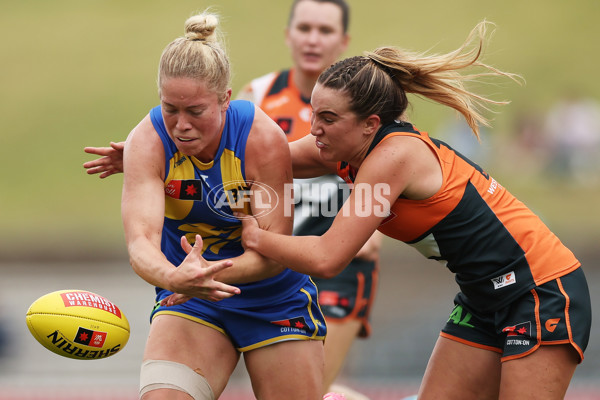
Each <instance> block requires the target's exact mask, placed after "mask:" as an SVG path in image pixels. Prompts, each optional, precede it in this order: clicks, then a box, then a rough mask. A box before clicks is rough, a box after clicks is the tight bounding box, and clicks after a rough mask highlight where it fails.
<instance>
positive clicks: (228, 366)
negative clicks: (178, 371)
mask: <svg viewBox="0 0 600 400" xmlns="http://www.w3.org/2000/svg"><path fill="white" fill-rule="evenodd" d="M144 360H167V361H174V362H177V363H181V364H185V365H187V366H188V367H190V368H191V369H192V370H194V371H195V372H197V373H199V374H200V375H202V376H203V377H204V378H206V380H207V381H208V383H209V384H210V386H211V388H212V390H213V392H214V394H215V396H216V397H218V396H219V395H220V394H221V393H222V392H223V390H224V389H225V385H226V384H227V381H228V380H229V377H230V376H231V374H232V373H233V370H234V369H235V366H236V365H237V362H238V360H239V352H238V351H237V350H236V349H235V348H234V346H233V344H232V343H231V341H230V340H229V338H228V337H227V336H226V335H224V334H223V333H221V332H219V331H217V330H216V329H213V328H211V327H208V326H205V325H202V324H200V323H197V322H194V321H191V320H188V319H185V318H182V317H178V316H173V315H158V316H157V317H156V318H154V320H153V321H152V325H151V326H150V333H149V335H148V341H147V343H146V348H145V351H144Z"/></svg>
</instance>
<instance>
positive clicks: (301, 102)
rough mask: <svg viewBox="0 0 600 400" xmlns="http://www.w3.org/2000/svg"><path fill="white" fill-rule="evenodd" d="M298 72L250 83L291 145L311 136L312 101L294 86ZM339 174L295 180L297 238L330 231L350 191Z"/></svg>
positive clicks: (295, 233) (257, 79) (279, 73)
mask: <svg viewBox="0 0 600 400" xmlns="http://www.w3.org/2000/svg"><path fill="white" fill-rule="evenodd" d="M293 78H294V70H293V69H289V70H283V71H280V72H272V73H270V74H267V75H264V76H261V77H260V78H256V79H254V80H253V81H252V82H251V83H250V87H251V88H252V96H253V101H254V103H255V104H257V105H258V106H259V107H260V108H261V109H262V110H263V111H264V112H265V113H266V114H267V115H268V116H269V117H270V118H271V119H272V120H274V121H275V122H277V124H278V125H279V126H280V127H281V129H283V131H284V132H285V135H286V137H287V139H288V142H293V141H294V140H298V139H301V138H303V137H304V136H306V135H308V134H310V115H311V108H310V99H307V98H304V97H302V95H301V94H300V90H298V88H297V87H296V85H295V84H294V79H293ZM345 186H346V184H345V183H344V182H343V181H342V180H341V179H340V178H339V177H337V176H336V175H333V174H330V175H325V176H320V177H317V178H310V179H294V204H295V209H294V235H317V236H319V235H322V234H323V233H325V232H326V231H327V229H329V227H330V226H331V223H332V222H333V218H334V217H335V215H336V214H337V210H339V208H340V207H341V206H342V204H343V202H344V200H345V199H346V197H347V194H348V192H349V190H348V189H347V188H346V187H345Z"/></svg>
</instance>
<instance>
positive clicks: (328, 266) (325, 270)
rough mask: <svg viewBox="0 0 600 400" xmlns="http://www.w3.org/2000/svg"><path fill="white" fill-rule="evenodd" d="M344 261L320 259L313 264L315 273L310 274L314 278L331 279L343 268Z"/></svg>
mask: <svg viewBox="0 0 600 400" xmlns="http://www.w3.org/2000/svg"><path fill="white" fill-rule="evenodd" d="M345 266H346V264H345V263H340V262H337V261H336V260H321V261H319V262H317V263H316V265H315V273H313V274H311V275H312V276H314V277H315V278H321V279H331V278H334V277H336V276H337V275H338V274H339V273H340V272H342V271H343V270H344V267H345Z"/></svg>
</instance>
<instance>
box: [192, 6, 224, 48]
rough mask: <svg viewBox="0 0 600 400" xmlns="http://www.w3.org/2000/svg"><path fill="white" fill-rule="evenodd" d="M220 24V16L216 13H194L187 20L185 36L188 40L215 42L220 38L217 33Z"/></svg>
mask: <svg viewBox="0 0 600 400" xmlns="http://www.w3.org/2000/svg"><path fill="white" fill-rule="evenodd" d="M218 25H219V18H218V17H217V16H216V15H214V14H208V13H203V14H199V15H194V16H193V17H190V18H188V19H187V21H185V38H186V39H188V40H200V41H206V42H215V41H217V40H218V39H217V37H216V35H215V30H216V29H217V26H218Z"/></svg>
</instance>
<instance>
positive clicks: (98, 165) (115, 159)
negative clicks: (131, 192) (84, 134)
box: [83, 142, 125, 179]
mask: <svg viewBox="0 0 600 400" xmlns="http://www.w3.org/2000/svg"><path fill="white" fill-rule="evenodd" d="M124 148H125V142H118V143H115V142H110V147H85V148H84V149H83V151H85V152H86V153H89V154H95V155H98V156H102V157H100V158H97V159H95V160H92V161H88V162H86V163H84V164H83V168H85V169H86V170H87V173H88V174H90V175H93V174H100V178H102V179H104V178H106V177H109V176H111V175H113V174H118V173H121V172H123V149H124Z"/></svg>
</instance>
